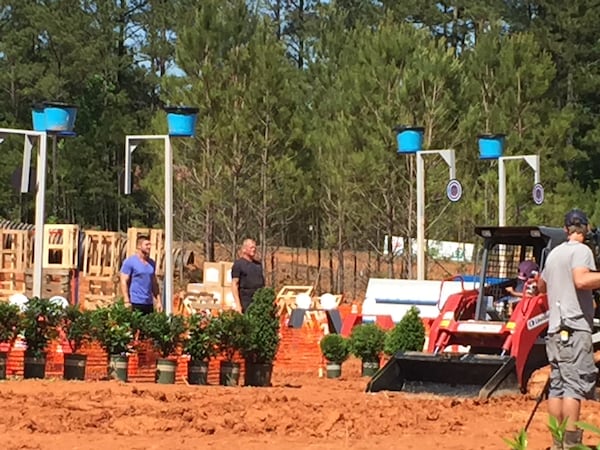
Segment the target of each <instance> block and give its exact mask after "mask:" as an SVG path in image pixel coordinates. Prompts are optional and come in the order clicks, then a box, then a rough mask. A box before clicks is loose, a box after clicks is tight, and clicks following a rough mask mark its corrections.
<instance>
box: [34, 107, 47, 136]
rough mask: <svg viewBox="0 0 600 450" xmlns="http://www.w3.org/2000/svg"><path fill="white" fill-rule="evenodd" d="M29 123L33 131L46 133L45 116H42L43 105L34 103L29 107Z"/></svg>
mask: <svg viewBox="0 0 600 450" xmlns="http://www.w3.org/2000/svg"><path fill="white" fill-rule="evenodd" d="M31 121H32V123H33V131H46V114H44V105H43V104H41V103H35V104H34V105H33V106H32V107H31Z"/></svg>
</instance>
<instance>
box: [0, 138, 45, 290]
mask: <svg viewBox="0 0 600 450" xmlns="http://www.w3.org/2000/svg"><path fill="white" fill-rule="evenodd" d="M12 134H15V135H21V136H24V138H25V142H24V145H23V171H22V173H21V192H28V191H29V169H30V167H31V151H32V149H33V146H34V144H35V141H36V140H37V142H38V144H39V150H38V159H37V180H36V181H37V183H36V196H35V235H34V253H33V287H32V295H33V296H34V297H40V298H41V296H42V278H43V263H44V222H45V219H46V215H45V197H46V158H47V139H48V135H47V133H46V132H42V131H31V130H18V129H12V128H0V137H2V138H3V137H4V136H7V135H12ZM2 141H3V139H0V143H1V142H2Z"/></svg>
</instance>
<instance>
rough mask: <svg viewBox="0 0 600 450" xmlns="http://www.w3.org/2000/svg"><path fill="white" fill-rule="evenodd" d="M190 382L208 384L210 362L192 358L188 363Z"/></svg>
mask: <svg viewBox="0 0 600 450" xmlns="http://www.w3.org/2000/svg"><path fill="white" fill-rule="evenodd" d="M188 383H189V384H197V385H205V384H208V362H206V361H198V360H195V359H192V360H190V362H189V363H188Z"/></svg>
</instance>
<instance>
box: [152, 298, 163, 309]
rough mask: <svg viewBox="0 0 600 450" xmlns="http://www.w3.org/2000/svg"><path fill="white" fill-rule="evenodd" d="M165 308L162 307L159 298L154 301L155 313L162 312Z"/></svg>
mask: <svg viewBox="0 0 600 450" xmlns="http://www.w3.org/2000/svg"><path fill="white" fill-rule="evenodd" d="M162 310H163V307H162V302H161V301H160V299H159V298H157V299H154V311H156V312H162Z"/></svg>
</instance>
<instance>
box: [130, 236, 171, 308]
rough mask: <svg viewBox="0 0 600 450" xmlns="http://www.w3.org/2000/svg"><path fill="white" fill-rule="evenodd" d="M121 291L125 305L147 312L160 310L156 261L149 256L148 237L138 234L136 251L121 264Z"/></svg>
mask: <svg viewBox="0 0 600 450" xmlns="http://www.w3.org/2000/svg"><path fill="white" fill-rule="evenodd" d="M121 292H122V293H123V299H124V301H125V305H128V306H129V305H131V308H132V309H133V310H136V311H140V312H141V313H143V314H149V313H151V312H153V311H154V310H155V309H156V310H157V311H162V304H161V302H160V297H159V291H158V281H157V279H156V263H155V262H154V260H153V259H151V258H150V239H149V238H148V236H139V237H138V238H137V241H136V253H135V255H132V256H130V257H129V258H127V259H126V260H125V261H123V265H122V266H121Z"/></svg>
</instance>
